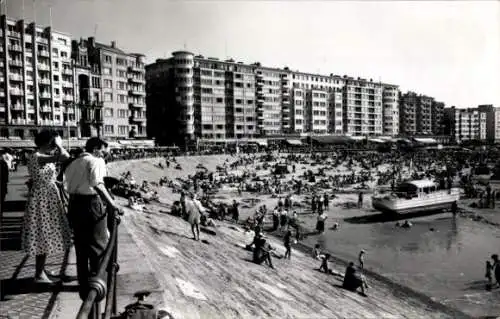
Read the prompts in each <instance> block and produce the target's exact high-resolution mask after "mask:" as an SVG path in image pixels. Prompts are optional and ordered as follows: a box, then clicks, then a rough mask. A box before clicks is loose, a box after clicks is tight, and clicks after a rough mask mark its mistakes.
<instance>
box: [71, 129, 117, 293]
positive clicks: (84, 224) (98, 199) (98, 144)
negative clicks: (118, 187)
mask: <svg viewBox="0 0 500 319" xmlns="http://www.w3.org/2000/svg"><path fill="white" fill-rule="evenodd" d="M107 146H108V145H107V143H106V142H105V141H103V140H101V139H100V138H97V137H92V138H90V139H89V140H88V141H87V143H86V145H85V152H83V153H81V154H80V155H78V157H77V158H76V159H75V160H73V161H72V162H71V163H70V164H69V165H68V167H67V168H66V170H65V174H66V183H67V190H68V193H69V207H68V219H69V221H70V224H71V226H72V228H73V233H74V244H75V252H76V264H77V265H76V266H77V275H78V284H79V293H80V298H82V299H83V300H84V299H85V298H86V297H87V294H88V280H89V278H90V277H92V276H95V275H96V274H97V271H98V267H99V262H100V260H101V258H102V255H103V253H104V250H105V249H106V245H107V243H108V239H109V231H108V226H107V216H106V209H105V208H104V205H103V202H105V203H106V204H107V205H108V208H109V209H114V210H116V211H119V210H120V208H119V207H118V206H117V205H116V204H115V202H114V200H113V198H112V197H111V196H110V194H109V193H108V191H107V189H106V187H105V185H104V177H105V176H106V175H107V171H106V163H105V161H104V156H105V153H106V150H107ZM89 264H90V267H89Z"/></svg>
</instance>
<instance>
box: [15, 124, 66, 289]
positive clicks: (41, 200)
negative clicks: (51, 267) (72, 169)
mask: <svg viewBox="0 0 500 319" xmlns="http://www.w3.org/2000/svg"><path fill="white" fill-rule="evenodd" d="M35 145H36V146H37V151H36V152H35V153H33V154H32V155H31V156H29V157H28V172H29V174H30V178H31V181H32V186H31V189H30V192H29V195H28V201H27V203H26V211H25V214H24V218H23V230H22V246H23V249H24V251H25V252H26V253H27V254H29V255H31V256H36V257H35V283H39V284H49V285H50V284H54V283H55V281H53V280H51V279H50V278H49V276H54V274H53V273H51V272H49V271H47V270H46V269H45V264H46V260H47V255H50V254H57V253H64V252H67V250H68V249H69V248H70V247H71V229H70V226H69V223H68V220H67V217H66V211H65V207H64V204H63V202H62V199H61V196H60V193H59V188H58V186H57V183H56V179H57V169H56V164H59V163H61V162H63V161H65V160H67V159H69V157H70V155H69V153H68V152H67V151H66V150H65V149H64V148H63V146H62V140H61V138H60V137H59V135H58V134H57V133H56V132H54V131H50V130H43V131H41V132H39V133H38V134H37V135H36V137H35ZM63 277H64V274H63Z"/></svg>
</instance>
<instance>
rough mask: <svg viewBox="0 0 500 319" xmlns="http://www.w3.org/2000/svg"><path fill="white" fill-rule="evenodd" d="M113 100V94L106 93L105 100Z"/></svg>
mask: <svg viewBox="0 0 500 319" xmlns="http://www.w3.org/2000/svg"><path fill="white" fill-rule="evenodd" d="M112 101H113V94H111V93H104V102H112Z"/></svg>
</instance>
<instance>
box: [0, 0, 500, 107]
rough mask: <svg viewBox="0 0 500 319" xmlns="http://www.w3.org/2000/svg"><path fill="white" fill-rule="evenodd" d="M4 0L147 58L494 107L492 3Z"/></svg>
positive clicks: (497, 61)
mask: <svg viewBox="0 0 500 319" xmlns="http://www.w3.org/2000/svg"><path fill="white" fill-rule="evenodd" d="M6 1H7V14H8V15H9V16H11V17H14V18H20V17H22V16H23V15H24V17H25V19H26V20H29V21H32V20H33V19H36V21H37V23H39V24H46V25H48V24H49V23H50V20H52V26H53V28H54V29H55V30H58V31H63V32H66V33H69V34H71V35H72V36H73V37H74V38H76V39H78V38H80V37H88V36H94V35H95V36H96V39H97V41H98V42H103V43H109V42H111V41H112V40H115V41H116V43H117V46H118V47H120V48H122V49H124V50H126V51H131V52H140V53H144V54H145V55H146V56H147V61H148V62H153V61H154V60H155V59H157V58H166V57H170V56H171V52H173V51H175V50H180V49H187V50H189V51H191V52H193V53H196V54H202V55H204V56H205V57H207V56H210V57H218V58H221V59H226V58H233V59H235V60H236V61H242V62H246V63H253V62H260V63H261V64H262V65H265V66H272V67H285V66H288V67H289V68H290V69H292V70H300V71H303V72H311V73H320V74H330V73H333V74H337V75H344V74H347V75H349V76H353V77H362V78H366V79H370V78H372V79H373V80H374V81H379V80H380V81H382V82H385V83H391V84H398V85H400V89H401V90H402V91H403V92H406V91H408V90H411V91H414V92H417V93H420V94H425V95H428V96H432V97H435V98H436V99H437V100H439V101H443V102H445V103H446V106H452V105H455V106H457V107H474V106H477V105H478V104H494V105H495V106H499V107H500V1H494V0H492V1H479V0H474V1H463V2H461V1H444V2H438V1H411V2H403V1H385V2H378V1H360V2H355V1H349V2H347V1H346V2H342V1H334V0H330V1H328V0H324V1H292V0H290V1H286V0H282V1H264V0H253V1H243V0H225V1H210V0H198V1H195V0H35V1H33V0H24V1H23V0H6ZM23 2H24V10H23ZM49 8H52V10H49ZM33 9H35V10H33ZM34 11H35V12H36V15H34V14H33V13H34ZM50 11H52V19H50V13H49V12H50ZM23 12H24V14H23ZM2 13H5V8H4V7H2Z"/></svg>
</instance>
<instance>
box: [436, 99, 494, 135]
mask: <svg viewBox="0 0 500 319" xmlns="http://www.w3.org/2000/svg"><path fill="white" fill-rule="evenodd" d="M486 119H487V112H486V110H484V109H481V110H480V109H479V108H467V109H458V108H456V107H454V106H452V107H451V108H446V109H445V126H446V130H445V133H447V134H450V135H451V136H452V137H453V138H454V139H455V140H456V141H466V140H486V137H487V121H486Z"/></svg>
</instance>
